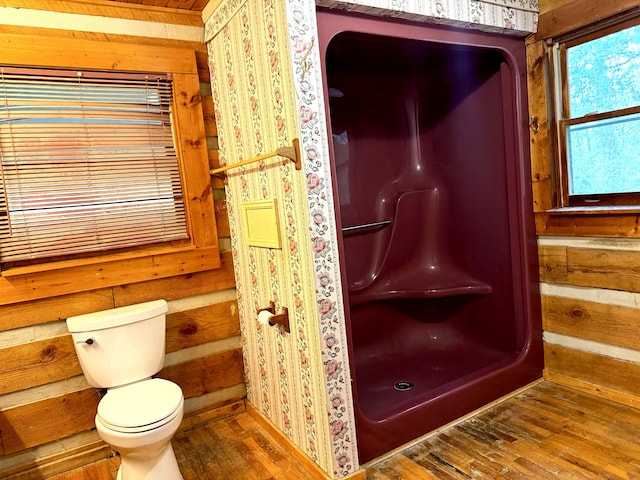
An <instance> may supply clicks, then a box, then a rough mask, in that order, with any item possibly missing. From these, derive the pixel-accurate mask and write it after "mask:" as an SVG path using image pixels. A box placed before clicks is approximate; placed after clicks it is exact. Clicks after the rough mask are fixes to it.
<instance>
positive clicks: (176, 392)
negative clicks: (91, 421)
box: [97, 378, 184, 433]
mask: <svg viewBox="0 0 640 480" xmlns="http://www.w3.org/2000/svg"><path fill="white" fill-rule="evenodd" d="M183 405H184V397H183V395H182V390H181V389H180V387H179V386H178V385H176V384H175V383H173V382H170V381H169V380H164V379H161V378H153V379H149V380H144V381H142V382H137V383H133V384H130V385H125V386H123V387H118V388H113V389H111V390H109V391H107V394H106V395H105V396H104V397H103V398H102V400H101V401H100V403H99V404H98V414H97V418H98V419H99V420H100V422H101V423H102V424H103V425H104V426H105V427H106V428H108V429H110V430H115V431H116V432H122V433H140V432H146V431H149V430H154V429H156V428H160V427H161V426H163V425H165V424H167V423H169V422H170V421H171V420H173V419H174V418H176V417H177V416H178V415H180V414H181V413H182V409H183Z"/></svg>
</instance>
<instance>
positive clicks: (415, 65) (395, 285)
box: [318, 9, 542, 462]
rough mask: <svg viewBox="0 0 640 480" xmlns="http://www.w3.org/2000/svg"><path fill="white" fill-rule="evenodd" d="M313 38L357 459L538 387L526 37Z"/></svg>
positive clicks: (331, 27) (408, 34) (329, 16)
mask: <svg viewBox="0 0 640 480" xmlns="http://www.w3.org/2000/svg"><path fill="white" fill-rule="evenodd" d="M318 28H319V43H320V48H321V56H322V61H323V68H324V72H323V74H324V81H325V100H326V102H327V106H328V107H327V113H328V115H329V118H330V132H329V133H330V137H331V139H332V146H331V156H332V169H333V175H334V177H333V178H334V189H335V192H336V197H337V198H336V199H335V202H336V212H337V213H336V216H337V218H336V221H337V225H338V227H339V228H340V229H341V232H340V233H339V235H338V237H339V243H340V245H339V248H340V252H341V267H342V277H343V285H344V287H343V290H344V292H343V293H344V299H345V305H346V306H347V307H348V308H346V310H347V311H346V312H345V315H346V318H347V328H348V335H349V349H350V358H351V363H352V364H351V368H352V377H353V385H354V389H353V390H354V403H355V411H356V429H357V434H358V446H359V453H360V461H361V462H366V461H369V460H371V459H373V458H375V457H376V456H379V455H381V454H383V453H385V452H387V451H389V450H391V449H393V448H395V447H397V446H399V445H401V444H403V443H405V442H407V441H409V440H411V439H413V438H416V437H418V436H420V435H422V434H424V433H427V432H428V431H430V430H432V429H434V428H437V427H439V426H442V425H444V424H446V423H448V422H450V421H452V420H454V419H455V418H457V417H459V416H461V415H464V414H466V413H468V412H470V411H472V410H474V409H476V408H479V407H480V406H482V405H484V404H486V403H488V402H490V401H492V400H494V399H496V398H498V397H500V396H502V395H505V394H507V393H508V392H510V391H513V390H514V389H517V388H518V387H521V386H523V385H526V384H527V383H529V382H531V381H533V380H535V379H536V378H539V377H540V376H541V372H542V335H541V326H540V312H539V293H538V278H537V252H536V243H535V232H534V225H533V219H532V218H533V217H532V213H531V194H530V172H529V164H528V155H529V152H528V143H527V142H528V139H527V135H526V133H527V130H526V128H527V117H526V91H525V80H526V75H525V71H526V70H525V54H524V40H523V39H521V38H515V37H509V36H505V35H496V34H490V33H484V32H479V31H472V30H461V29H455V28H452V27H445V26H439V25H425V24H415V23H408V22H401V21H398V20H394V19H390V18H384V19H383V18H377V17H376V18H372V17H366V16H358V15H351V14H347V13H335V11H328V10H323V9H320V10H319V11H318Z"/></svg>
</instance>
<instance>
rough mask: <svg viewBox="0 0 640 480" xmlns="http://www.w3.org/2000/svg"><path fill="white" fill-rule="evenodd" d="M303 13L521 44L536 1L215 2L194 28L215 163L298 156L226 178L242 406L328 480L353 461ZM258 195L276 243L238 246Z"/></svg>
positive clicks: (314, 72) (324, 147) (340, 310)
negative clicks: (276, 226)
mask: <svg viewBox="0 0 640 480" xmlns="http://www.w3.org/2000/svg"><path fill="white" fill-rule="evenodd" d="M316 5H318V6H324V7H329V8H338V9H344V10H350V11H358V12H361V13H367V14H373V15H389V16H395V17H401V18H407V19H412V20H419V21H429V22H438V23H448V24H452V25H456V26H464V27H471V28H481V29H483V30H490V31H495V32H505V33H508V34H511V35H521V36H523V35H525V34H526V32H531V31H535V28H536V22H537V0H484V1H474V0H467V1H462V0H350V1H338V0H317V1H316V2H313V1H311V0H261V1H260V2H258V1H254V0H222V1H221V2H220V4H219V5H218V7H217V8H216V9H215V10H214V12H213V13H212V15H211V17H210V18H209V19H207V21H206V25H205V40H206V41H207V46H208V50H209V58H210V69H211V72H212V75H211V76H212V80H211V81H212V89H213V92H214V104H215V108H216V119H217V122H218V130H219V142H220V159H221V163H223V164H225V163H226V164H233V163H237V162H239V161H241V160H245V159H248V158H250V157H252V156H255V155H259V154H262V153H266V152H270V151H273V150H275V149H276V148H278V147H280V146H285V145H290V144H291V141H292V139H293V138H299V139H300V146H301V151H302V160H303V162H302V163H303V167H302V171H297V170H295V169H294V167H293V165H292V164H291V163H289V162H283V161H282V160H278V159H277V158H276V159H270V160H263V161H260V162H259V163H257V164H252V165H247V166H244V167H239V168H238V169H236V170H230V171H229V172H228V184H227V188H226V190H227V203H228V210H229V221H230V227H231V236H232V240H231V242H232V253H233V258H234V266H235V272H236V284H237V292H238V305H239V313H240V318H241V328H242V338H243V354H244V362H245V375H246V382H247V396H248V401H249V402H250V403H251V404H252V405H253V406H254V407H255V408H256V409H257V410H258V411H259V412H261V413H262V414H263V415H264V416H265V417H267V418H268V419H269V420H270V421H271V422H272V423H273V424H274V425H275V426H276V427H278V428H279V429H280V430H281V431H282V432H283V433H284V434H285V435H287V436H288V437H289V438H290V439H291V440H292V441H293V442H294V443H295V444H296V445H297V446H298V447H299V448H300V449H301V450H302V451H304V452H305V453H306V454H307V455H308V456H309V457H310V458H311V459H312V460H314V461H315V462H316V463H317V464H318V465H319V466H320V467H321V468H322V469H323V470H324V471H326V472H327V474H328V475H329V476H333V477H334V478H341V477H344V476H346V475H348V474H350V473H353V472H355V471H357V470H358V469H359V464H358V456H357V444H356V430H355V422H354V413H353V405H352V400H351V398H352V396H351V384H350V372H349V361H348V354H347V343H346V342H347V337H346V325H345V317H344V302H343V299H342V287H341V278H340V267H339V258H338V248H337V237H336V236H337V233H336V226H335V215H334V206H333V192H332V186H331V169H330V165H329V153H328V141H329V139H328V137H327V131H326V119H325V113H324V112H325V108H324V97H323V91H322V88H323V87H322V74H321V70H320V58H319V53H318V48H317V45H316V40H315V39H316V38H317V29H316ZM271 198H276V199H277V205H278V209H279V212H278V213H279V218H280V233H281V238H282V239H283V246H282V248H281V249H270V248H261V247H252V246H247V245H246V244H245V243H244V240H243V239H244V236H243V228H244V226H243V224H242V219H241V218H240V206H241V203H242V202H247V201H254V200H263V199H271ZM271 300H273V301H274V302H275V303H276V310H278V311H280V309H281V308H282V307H287V308H288V309H289V316H290V320H291V333H290V334H285V333H282V332H280V331H279V330H278V328H277V327H268V326H263V325H261V324H258V323H257V322H256V317H257V314H256V311H257V309H258V308H263V307H265V306H267V305H268V303H269V301H271Z"/></svg>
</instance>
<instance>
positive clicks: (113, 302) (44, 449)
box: [0, 0, 246, 478]
mask: <svg viewBox="0 0 640 480" xmlns="http://www.w3.org/2000/svg"><path fill="white" fill-rule="evenodd" d="M16 1H17V2H18V3H20V2H21V0H12V1H9V0H2V2H0V7H1V6H6V5H7V4H15V2H16ZM40 3H41V7H42V8H47V7H48V6H49V5H48V3H51V5H55V9H57V10H62V11H63V12H64V11H65V5H66V6H67V7H68V9H67V11H68V13H78V12H76V11H74V10H69V9H77V8H78V5H79V4H77V3H75V2H67V1H64V0H62V1H61V0H56V1H55V2H46V1H43V2H40ZM103 3H104V4H105V8H111V7H110V5H108V4H107V2H103ZM36 4H37V2H31V3H30V4H29V7H30V8H33V6H34V5H36ZM18 6H21V5H18ZM109 12H110V13H111V14H113V15H114V16H116V17H120V18H133V19H136V18H137V19H140V20H145V21H149V20H151V21H158V22H164V21H166V18H165V17H164V16H162V14H160V13H157V12H156V13H154V12H152V13H154V15H156V16H158V15H161V16H160V17H159V18H151V19H150V18H148V17H149V14H148V13H145V17H143V18H141V17H140V12H142V11H141V10H135V9H134V10H131V9H127V8H126V7H122V6H119V7H116V10H115V11H112V10H109ZM80 13H82V12H80ZM189 13H193V12H189ZM185 15H186V17H184V18H182V17H176V16H172V17H171V19H172V20H171V21H173V22H178V23H179V22H181V23H182V24H184V25H188V26H192V25H193V24H196V25H197V24H198V22H197V21H196V20H195V19H194V17H193V15H189V14H188V13H185ZM195 18H196V19H197V18H198V17H195ZM0 23H2V19H1V16H0ZM200 24H201V21H200ZM13 33H21V34H29V35H34V36H35V38H37V37H38V36H42V35H46V36H47V37H50V36H56V37H59V38H64V39H72V40H77V41H81V40H83V39H84V40H100V41H103V42H105V44H107V42H111V41H117V42H119V43H128V44H130V45H131V55H132V56H134V57H135V52H136V47H138V46H142V47H148V46H177V47H180V48H185V47H188V48H190V49H192V50H193V51H194V52H195V54H196V58H197V62H198V72H199V77H200V81H201V94H202V99H203V111H204V117H205V118H204V122H205V130H206V135H207V144H208V146H209V163H210V166H211V167H215V166H217V150H216V149H217V138H216V136H217V130H216V125H215V119H214V115H213V103H212V100H211V90H210V79H209V69H208V65H207V61H208V60H207V53H206V48H205V46H204V44H203V43H200V42H193V41H185V40H173V39H166V38H163V39H159V38H152V37H142V36H135V35H133V34H132V35H113V34H107V33H100V32H82V31H72V30H63V29H59V30H51V29H48V28H40V27H24V26H9V25H0V35H3V34H13ZM90 53H91V52H87V54H90ZM212 186H213V187H214V199H215V210H216V225H215V226H212V228H217V234H218V239H219V240H218V244H219V246H220V251H221V268H219V269H214V270H209V271H204V272H199V273H194V274H189V275H177V276H172V277H168V278H163V279H159V280H152V281H144V282H139V283H131V284H123V285H117V286H114V287H111V288H101V289H98V290H90V291H85V292H81V293H73V294H69V295H63V296H57V297H48V298H43V299H40V300H34V301H28V302H21V303H13V304H9V305H3V306H0V477H2V478H6V477H10V476H12V475H14V476H15V475H22V476H20V477H19V478H42V477H41V476H40V477H37V476H36V477H28V476H25V475H26V474H24V473H23V474H20V473H19V472H22V471H25V470H28V469H29V468H33V467H34V466H35V467H38V466H39V465H44V464H47V462H55V461H57V462H60V461H61V459H62V460H63V461H65V462H66V461H71V460H69V459H74V458H75V460H73V461H75V462H76V463H78V462H83V461H85V462H89V461H91V460H92V458H93V459H94V460H95V456H96V455H97V456H98V457H100V456H105V455H108V454H109V453H110V452H109V450H108V449H107V448H106V447H105V446H104V444H102V442H101V441H100V440H99V438H98V437H97V434H96V433H95V428H94V416H95V412H96V406H97V403H98V401H99V392H98V391H96V390H95V389H93V388H91V387H89V386H88V385H87V383H86V380H85V379H84V376H83V375H82V371H81V368H80V365H79V363H78V359H77V356H76V354H75V350H74V346H73V343H72V341H71V337H70V335H69V334H68V333H67V330H66V324H65V322H64V320H65V319H66V318H67V317H69V316H72V315H78V314H83V313H89V312H93V311H98V310H103V309H109V308H114V307H118V306H124V305H130V304H133V303H139V302H144V301H148V300H153V299H158V298H164V299H166V300H167V301H168V302H169V314H168V317H167V341H166V351H167V356H166V361H165V368H164V369H163V370H162V371H161V372H160V374H159V376H160V377H162V378H167V379H170V380H172V381H174V382H176V383H177V384H179V385H180V386H181V387H182V390H183V392H184V396H185V399H186V401H185V412H186V415H187V416H186V418H185V424H186V425H188V424H190V423H193V422H196V421H197V419H198V418H205V417H207V418H208V416H210V415H211V414H215V412H217V411H226V412H229V411H233V410H241V409H244V402H243V399H244V397H245V393H246V392H245V385H244V380H243V366H242V353H241V348H240V327H239V319H238V313H237V303H236V300H235V280H234V272H233V266H232V260H231V254H230V242H229V238H228V237H229V225H228V220H227V214H226V206H225V199H224V190H223V185H222V184H221V183H220V181H219V180H215V181H214V184H213V185H212ZM208 412H214V413H208ZM89 451H93V452H94V454H93V457H92V456H91V455H90V454H88V453H87V452H89ZM60 468H64V467H60Z"/></svg>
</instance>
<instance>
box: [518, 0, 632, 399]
mask: <svg viewBox="0 0 640 480" xmlns="http://www.w3.org/2000/svg"><path fill="white" fill-rule="evenodd" d="M637 7H638V3H637V1H636V0H620V1H616V2H605V1H597V2H593V0H540V19H539V20H540V24H539V30H538V33H537V34H536V35H535V36H533V37H531V38H530V39H529V41H528V45H527V54H528V70H529V71H528V80H529V109H530V112H529V113H530V115H531V116H532V117H536V119H537V122H538V123H539V125H540V130H539V132H538V133H535V132H533V131H532V132H531V151H532V173H533V190H534V211H535V212H536V213H535V215H536V229H537V233H538V245H539V258H540V279H541V282H542V283H541V293H542V314H543V327H544V330H545V332H544V335H545V377H546V378H547V379H550V380H552V381H556V382H558V383H562V384H565V385H568V386H571V387H574V388H579V389H581V390H584V391H588V392H590V393H594V394H596V395H599V396H603V397H607V398H610V399H613V400H616V401H619V402H622V403H625V404H628V405H633V406H640V388H639V387H638V385H639V384H638V382H637V378H639V377H640V228H639V226H640V216H638V214H637V213H631V212H629V213H618V214H606V215H594V214H589V215H584V214H583V215H579V214H566V213H565V214H554V213H550V212H549V211H548V210H549V209H550V208H552V207H553V181H552V179H553V177H552V172H553V169H552V167H551V155H552V153H553V149H552V148H551V144H550V138H551V135H552V134H553V131H552V129H553V122H552V119H551V116H550V115H549V114H548V112H549V111H550V108H549V107H550V102H549V97H548V90H547V86H548V84H549V82H550V80H549V76H548V75H549V69H548V64H547V63H546V60H545V44H544V41H545V40H546V39H548V38H551V37H554V36H557V35H559V34H563V33H567V32H570V31H573V30H575V29H576V28H579V27H581V26H584V25H587V24H590V23H593V22H595V21H599V20H602V19H605V18H608V17H610V16H612V15H616V14H618V13H620V12H624V11H626V10H628V9H631V8H637Z"/></svg>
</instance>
